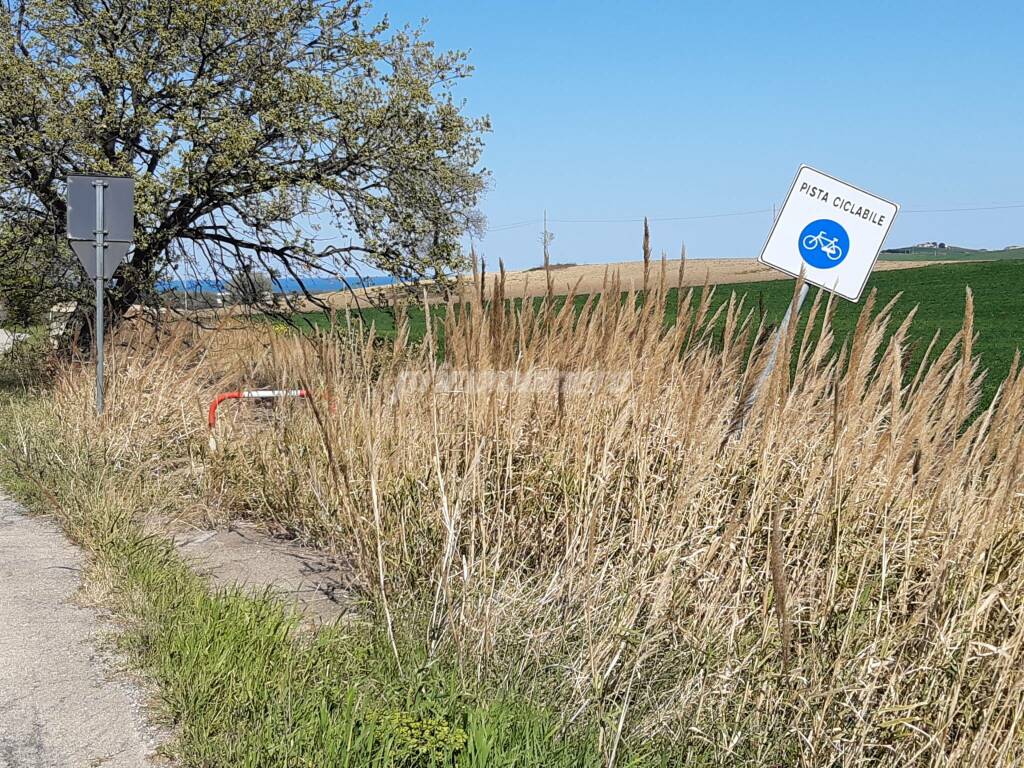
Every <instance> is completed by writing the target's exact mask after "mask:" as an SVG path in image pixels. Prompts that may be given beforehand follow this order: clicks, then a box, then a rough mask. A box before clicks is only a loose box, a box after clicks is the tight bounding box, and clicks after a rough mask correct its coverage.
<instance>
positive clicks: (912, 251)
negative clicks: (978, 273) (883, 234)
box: [880, 245, 1024, 261]
mask: <svg viewBox="0 0 1024 768" xmlns="http://www.w3.org/2000/svg"><path fill="white" fill-rule="evenodd" d="M880 258H881V259H882V260H883V261H1002V260H1004V259H1024V246H1021V247H1014V248H1003V249H1002V250H998V251H982V250H976V249H974V248H961V247H960V246H957V245H951V246H948V247H946V248H925V247H924V246H919V245H913V246H910V247H907V248H890V249H888V250H886V251H882V255H881V257H880Z"/></svg>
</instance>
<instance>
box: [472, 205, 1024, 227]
mask: <svg viewBox="0 0 1024 768" xmlns="http://www.w3.org/2000/svg"><path fill="white" fill-rule="evenodd" d="M1019 208H1024V203H998V204H993V205H969V206H962V207H955V208H903V209H901V211H900V213H960V212H971V211H1005V210H1012V209H1019ZM774 210H775V209H774V208H758V209H755V210H749V211H730V212H728V213H708V214H702V215H698V216H659V217H654V218H648V219H647V221H649V222H652V223H653V222H659V221H700V220H705V219H726V218H733V217H737V216H755V215H759V214H765V213H774ZM539 221H540V220H539V219H528V220H525V221H516V222H512V223H511V224H501V225H498V226H495V227H488V228H487V231H488V232H505V231H508V230H512V229H519V228H520V227H527V226H530V225H536V224H538V223H539ZM548 221H549V222H551V223H555V224H642V223H643V221H644V217H643V216H638V217H634V218H616V219H578V218H571V219H548Z"/></svg>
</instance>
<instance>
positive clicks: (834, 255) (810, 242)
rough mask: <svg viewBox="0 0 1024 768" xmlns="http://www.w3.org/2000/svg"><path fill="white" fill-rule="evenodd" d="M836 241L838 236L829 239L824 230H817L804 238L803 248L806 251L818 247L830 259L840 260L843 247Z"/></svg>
mask: <svg viewBox="0 0 1024 768" xmlns="http://www.w3.org/2000/svg"><path fill="white" fill-rule="evenodd" d="M838 243H839V238H838V237H833V238H832V239H829V238H828V237H826V235H825V232H824V231H822V232H819V233H818V234H816V235H808V236H807V237H805V238H804V248H806V249H807V250H808V251H813V250H814V249H815V248H818V249H820V250H822V251H823V252H824V253H825V255H826V256H828V257H829V258H830V259H831V260H832V261H841V260H842V258H843V249H842V248H840V247H839V245H838Z"/></svg>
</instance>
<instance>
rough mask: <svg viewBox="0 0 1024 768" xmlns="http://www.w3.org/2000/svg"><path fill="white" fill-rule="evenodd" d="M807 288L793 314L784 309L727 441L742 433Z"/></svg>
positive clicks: (799, 297)
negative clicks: (770, 344) (763, 361)
mask: <svg viewBox="0 0 1024 768" xmlns="http://www.w3.org/2000/svg"><path fill="white" fill-rule="evenodd" d="M809 287H810V286H808V285H807V283H804V285H803V287H802V288H801V289H800V294H799V295H798V296H797V299H796V311H795V312H794V305H793V304H792V303H790V305H789V306H788V307H786V314H785V315H783V317H782V323H781V324H780V325H779V327H778V328H777V329H776V330H775V339H774V341H773V343H772V351H771V354H769V356H768V362H767V363H766V364H765V366H764V370H763V371H761V375H760V376H758V377H757V381H756V382H755V383H754V386H753V388H752V389H751V390H750V393H749V394H748V395H747V398H746V400H744V401H743V407H742V408H741V409H740V411H739V414H738V416H737V418H736V419H735V420H734V421H733V423H732V427H731V428H730V429H729V432H728V434H727V435H726V438H725V439H726V440H728V439H729V438H730V437H733V436H734V435H738V434H739V433H740V432H742V431H743V428H744V427H745V426H746V424H747V416H748V415H749V414H750V409H751V408H753V407H754V403H755V402H757V396H758V394H759V393H760V392H761V387H763V386H764V383H765V382H766V381H767V380H768V377H769V376H771V374H772V371H774V370H775V363H776V360H777V359H778V356H779V347H781V346H782V340H783V339H784V338H785V337H786V334H787V333H788V332H789V323H790V321H791V320H792V319H793V316H794V315H797V316H798V315H799V314H800V307H802V306H803V304H804V299H805V298H807V291H808V288H809Z"/></svg>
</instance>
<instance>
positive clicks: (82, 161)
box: [0, 0, 489, 319]
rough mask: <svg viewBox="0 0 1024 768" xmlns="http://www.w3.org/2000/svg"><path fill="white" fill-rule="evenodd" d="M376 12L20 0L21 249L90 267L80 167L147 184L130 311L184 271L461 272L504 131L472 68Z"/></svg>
mask: <svg viewBox="0 0 1024 768" xmlns="http://www.w3.org/2000/svg"><path fill="white" fill-rule="evenodd" d="M366 11H367V6H366V4H365V3H363V2H360V1H359V0H260V1H259V2H252V0H0V17H2V18H0V223H2V224H3V226H5V227H6V229H7V231H8V232H9V233H11V237H10V239H11V240H12V242H11V243H10V244H9V246H10V247H14V248H15V249H18V248H21V249H26V250H27V249H28V248H29V247H30V246H32V247H35V248H36V249H37V251H38V250H39V247H40V244H43V250H42V253H44V254H45V257H46V258H47V259H48V260H49V261H50V262H52V263H53V264H54V265H59V264H64V265H65V266H66V265H67V264H69V263H70V264H72V265H73V264H74V263H75V262H74V257H73V256H72V255H71V252H70V250H69V249H68V248H67V245H66V244H65V243H63V242H62V241H63V228H64V220H65V216H66V209H65V203H64V191H65V190H64V179H65V177H66V176H67V174H68V173H71V172H76V171H86V172H89V173H112V174H127V175H132V176H134V177H135V179H136V232H137V236H136V245H135V248H134V250H133V252H132V253H131V255H130V256H129V258H128V261H127V262H126V263H125V264H124V265H122V267H121V268H120V269H119V271H118V273H117V275H116V277H115V279H114V281H113V282H112V284H111V287H110V293H109V301H110V305H111V306H110V310H111V311H110V312H109V313H108V314H110V315H111V316H112V317H113V318H114V319H117V318H119V317H121V316H123V314H124V313H125V312H126V311H127V310H128V308H129V307H130V306H131V305H132V304H135V303H139V302H143V301H145V300H147V298H149V297H151V296H152V292H153V290H154V287H155V285H156V282H157V280H158V278H159V277H160V276H161V275H162V274H164V273H165V271H166V270H167V269H168V268H170V267H172V266H180V265H186V266H191V267H193V268H195V269H197V270H199V271H200V272H202V273H204V274H205V275H207V276H209V275H211V273H212V276H225V275H229V274H230V273H232V272H233V271H236V270H243V271H246V272H253V271H256V270H259V271H264V272H272V273H275V274H280V275H283V276H288V277H292V278H295V279H297V280H299V281H300V283H301V281H302V279H303V278H304V277H307V276H309V275H310V274H324V273H328V274H339V273H341V274H352V273H356V274H358V272H359V270H360V269H361V268H365V267H371V268H377V269H382V270H384V271H387V272H389V273H392V274H394V275H396V276H397V277H399V278H401V279H416V278H418V277H421V276H427V275H429V276H435V275H437V274H446V273H450V272H451V271H452V270H454V269H456V268H458V267H460V266H461V265H462V256H461V252H460V249H459V243H458V239H459V237H460V235H461V234H462V233H463V231H464V230H465V229H466V227H467V226H469V225H470V224H472V222H473V219H474V215H475V214H474V208H475V205H476V202H477V198H478V196H479V194H480V193H481V192H482V190H483V188H484V185H485V180H486V172H485V171H483V170H481V169H480V168H479V167H478V162H479V156H480V151H481V148H482V135H483V133H484V132H485V131H486V130H487V129H488V127H489V126H488V123H487V121H486V119H485V118H478V119H474V118H470V117H467V116H466V115H465V114H464V108H463V105H462V104H460V103H458V102H456V101H455V99H454V96H453V92H452V86H453V85H454V84H455V83H456V82H457V81H459V80H460V79H462V78H465V77H466V76H468V74H469V72H470V67H469V66H468V64H467V62H466V57H465V55H464V54H463V53H460V52H438V51H436V50H435V48H434V46H433V44H432V43H430V42H429V41H427V40H425V39H424V38H423V36H422V30H421V29H401V30H393V29H391V28H390V26H389V24H388V22H387V20H386V18H385V19H384V20H382V21H379V22H375V23H370V22H367V21H366V20H365V19H366ZM424 243H429V247H427V248H424V247H423V244H424ZM60 271H61V267H59V266H53V268H52V269H50V270H48V272H52V273H57V272H60ZM86 289H87V287H86ZM0 290H3V285H0ZM83 295H84V294H83ZM307 296H308V293H307ZM54 298H55V299H56V298H65V297H62V296H55V297H54Z"/></svg>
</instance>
